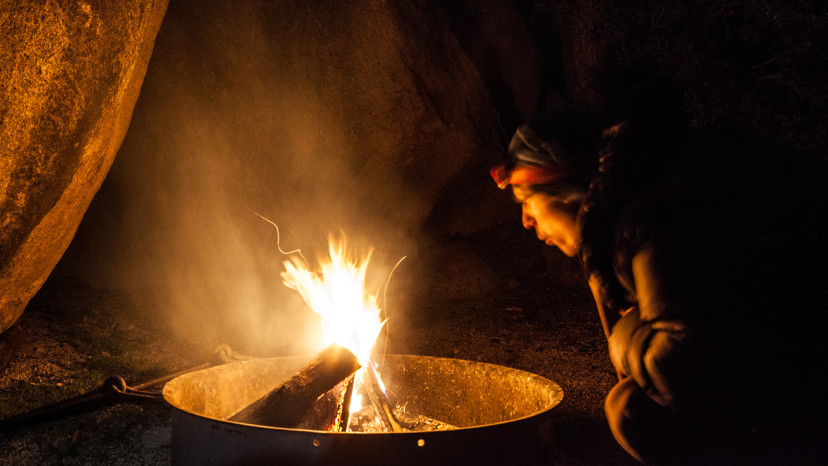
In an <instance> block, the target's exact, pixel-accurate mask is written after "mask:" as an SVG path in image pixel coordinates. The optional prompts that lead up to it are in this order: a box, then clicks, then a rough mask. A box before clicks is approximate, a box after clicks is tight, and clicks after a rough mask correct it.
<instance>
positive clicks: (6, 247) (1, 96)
mask: <svg viewBox="0 0 828 466" xmlns="http://www.w3.org/2000/svg"><path fill="white" fill-rule="evenodd" d="M166 9H167V0H124V1H118V2H111V1H107V0H87V1H84V2H80V1H79V2H70V1H58V2H3V3H2V6H0V37H2V39H0V332H1V331H3V330H5V329H7V328H8V327H9V326H10V325H12V324H13V323H14V322H15V321H16V320H17V318H18V317H19V316H20V314H21V313H22V312H23V309H24V308H25V306H26V305H27V303H28V302H29V300H30V299H31V298H32V296H34V294H35V293H36V292H37V291H38V289H39V288H40V286H41V285H42V284H43V282H44V281H45V280H46V278H47V277H48V276H49V273H50V272H51V271H52V269H53V267H54V266H55V264H56V263H57V262H58V260H59V259H60V257H61V256H62V255H63V253H64V251H65V250H66V248H67V246H68V245H69V243H70V241H71V240H72V237H73V235H74V234H75V230H76V229H77V227H78V224H79V223H80V221H81V218H82V217H83V215H84V212H85V211H86V209H87V207H88V206H89V203H90V201H91V200H92V197H93V196H94V195H95V193H96V192H97V191H98V188H99V187H100V185H101V183H102V181H103V179H104V177H105V176H106V174H107V171H108V170H109V167H110V165H111V164H112V161H113V159H114V157H115V153H116V152H117V151H118V147H119V146H120V145H121V141H122V140H123V137H124V135H125V133H126V130H127V127H128V126H129V122H130V117H131V115H132V109H133V106H134V105H135V101H136V99H137V97H138V91H139V89H140V87H141V83H142V81H143V78H144V73H145V71H146V67H147V62H148V60H149V56H150V53H151V51H152V47H153V41H154V39H155V35H156V33H157V31H158V28H159V26H160V24H161V20H162V18H163V16H164V13H165V11H166Z"/></svg>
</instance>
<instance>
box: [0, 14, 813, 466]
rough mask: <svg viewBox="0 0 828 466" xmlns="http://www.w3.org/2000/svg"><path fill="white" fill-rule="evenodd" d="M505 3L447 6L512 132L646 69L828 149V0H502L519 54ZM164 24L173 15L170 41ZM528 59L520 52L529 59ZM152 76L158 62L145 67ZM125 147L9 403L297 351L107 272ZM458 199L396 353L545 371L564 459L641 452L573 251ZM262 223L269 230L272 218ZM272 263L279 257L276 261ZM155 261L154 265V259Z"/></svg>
mask: <svg viewBox="0 0 828 466" xmlns="http://www.w3.org/2000/svg"><path fill="white" fill-rule="evenodd" d="M503 3H504V2H472V1H466V2H464V1H444V2H435V4H434V5H435V8H442V9H443V11H444V12H445V13H446V15H447V17H448V18H449V19H450V29H451V31H452V32H453V33H454V35H455V36H456V37H457V40H458V41H459V43H460V44H461V46H462V47H463V50H464V51H465V52H466V54H467V55H468V57H469V58H471V59H472V61H473V62H474V63H475V65H476V66H477V68H478V71H479V72H480V75H481V77H482V78H483V81H484V83H485V85H486V89H487V91H488V94H489V96H490V98H491V104H492V105H493V107H494V108H495V109H496V112H497V115H498V117H499V120H500V124H501V126H502V138H501V139H502V140H501V141H499V142H500V144H502V147H505V145H506V143H507V142H508V137H509V135H511V133H512V132H513V131H514V129H515V128H516V127H517V125H518V124H519V123H520V122H521V121H522V120H523V119H524V118H525V117H526V116H528V114H531V113H534V112H537V111H541V110H543V109H545V108H551V107H555V106H557V105H561V104H562V103H563V102H567V101H574V102H582V103H592V102H600V101H602V100H603V99H604V98H605V97H606V95H607V92H608V89H610V88H611V87H612V85H613V83H614V80H616V79H617V77H618V76H619V75H622V74H624V72H625V71H626V70H629V69H633V68H634V69H639V70H640V69H646V70H649V71H654V72H658V73H660V74H662V75H663V76H665V77H666V78H667V79H668V80H669V81H670V82H672V83H673V84H674V85H675V87H676V88H677V89H678V90H679V92H680V93H681V95H682V97H683V99H684V101H685V103H686V105H687V111H688V117H689V120H690V122H691V123H692V124H694V125H706V124H717V125H732V126H739V127H743V128H747V129H750V130H754V131H756V132H758V133H763V134H768V135H771V136H773V137H775V138H777V139H780V140H782V141H785V142H788V143H790V144H792V145H794V146H797V147H800V148H802V149H805V150H814V151H818V152H821V153H825V151H826V142H828V141H826V123H828V122H826V117H825V115H826V103H827V102H828V92H827V90H828V89H827V88H826V85H825V84H826V83H825V79H826V77H825V74H824V72H823V71H822V70H824V69H825V68H826V65H827V64H828V63H826V62H827V61H828V57H826V53H828V52H827V50H828V49H827V48H826V45H828V44H826V42H828V21H826V15H825V7H824V5H823V4H822V3H820V2H806V1H798V2H787V1H781V0H780V1H747V2H729V1H721V0H718V1H691V2H656V1H647V2H636V5H635V6H632V5H629V2H621V1H556V2H548V1H535V2H530V1H516V2H505V4H506V5H509V6H510V7H512V8H513V9H514V10H513V11H515V12H517V13H518V16H517V17H518V18H520V26H521V27H523V28H524V29H523V31H524V32H525V33H526V34H528V36H529V37H530V38H531V42H532V45H533V50H532V51H531V52H532V53H528V54H527V53H526V52H527V50H526V49H525V47H523V46H521V48H520V51H521V53H520V54H518V53H517V52H515V53H513V54H512V55H511V56H512V57H524V56H525V57H529V58H527V59H526V60H523V61H520V60H518V61H517V62H512V67H511V68H510V67H508V66H504V65H503V63H502V61H499V59H498V57H500V56H501V55H499V54H498V53H495V51H501V52H502V51H503V50H504V49H506V50H508V49H509V47H506V46H505V45H504V44H511V43H512V42H510V41H513V40H514V37H515V30H509V29H507V30H494V31H493V30H491V29H487V28H486V27H485V25H486V24H489V23H488V22H487V21H486V20H485V15H483V16H481V14H482V13H481V12H482V11H485V9H486V7H487V6H491V5H495V4H503ZM183 5H185V2H176V1H175V0H173V2H172V4H171V5H170V12H168V15H175V14H178V15H180V16H178V20H179V21H184V20H183V19H182V18H185V17H186V15H185V12H186V9H185V7H184V6H183ZM516 26H517V25H516ZM163 34H164V26H163V25H162V32H161V33H160V35H159V40H158V42H157V44H156V45H157V46H158V44H163V43H164V36H163ZM520 63H523V66H526V68H522V69H521V71H520V73H517V72H515V69H516V67H517V66H518V64H520ZM510 70H511V71H510ZM527 70H530V71H532V70H534V72H535V73H536V76H535V79H532V80H529V81H526V82H524V83H521V82H520V80H517V81H516V79H517V78H516V76H526V75H527V74H526V73H527ZM152 72H153V71H152V64H151V65H150V70H149V71H148V78H147V80H148V81H150V80H152V79H153V77H152ZM140 101H141V99H140V98H139V105H138V106H137V107H136V112H139V111H140V108H141V107H140V105H141V104H140ZM527 102H529V103H528V104H527ZM133 137H134V136H133ZM129 138H130V136H128V137H127V141H126V142H125V144H126V145H128V144H130V142H129ZM124 154H128V152H126V151H124V152H123V153H119V156H118V158H116V162H115V165H114V166H113V168H112V170H111V173H110V177H109V178H108V179H107V181H106V182H105V184H104V186H103V187H102V188H101V190H100V192H99V194H98V196H97V197H96V199H95V200H94V201H93V204H92V205H91V206H90V209H89V211H88V214H87V216H86V217H85V220H84V222H83V223H82V225H81V227H80V229H79V230H78V233H77V235H76V238H75V241H74V242H73V244H72V245H71V246H70V248H69V250H68V251H67V253H66V254H65V256H64V259H63V260H62V262H61V263H60V264H59V265H58V267H57V269H56V270H55V273H53V276H52V278H50V280H49V281H48V282H47V284H46V285H45V286H44V288H43V290H42V291H41V293H40V294H39V295H38V296H37V297H36V298H35V299H34V300H32V302H31V303H30V306H29V308H27V310H26V312H25V313H24V315H23V317H22V318H21V320H20V323H19V326H20V327H21V328H22V329H23V330H24V331H25V332H26V337H25V339H24V344H23V346H22V349H21V351H20V356H19V358H18V359H17V360H16V361H14V362H13V363H12V365H10V366H9V368H8V369H7V371H6V373H5V375H4V379H3V382H2V385H1V386H0V408H2V409H0V412H2V413H3V417H5V416H7V415H9V414H12V413H15V412H20V411H25V410H27V409H31V408H34V407H36V406H39V405H41V404H44V403H45V402H49V401H55V400H58V399H63V398H65V397H68V396H71V395H73V394H76V393H79V392H82V391H85V390H89V389H92V388H94V387H96V386H97V385H98V384H100V382H101V381H102V380H103V378H105V377H106V376H108V375H112V374H121V375H124V376H125V377H126V378H127V380H128V381H132V382H138V381H141V380H146V379H147V378H150V377H153V376H156V375H159V374H163V373H166V372H170V371H173V370H177V369H180V368H182V367H187V366H188V365H191V364H195V363H197V362H200V361H202V360H204V359H205V358H207V357H208V354H209V351H210V349H211V348H212V345H213V344H214V343H217V342H218V339H219V338H225V339H229V340H231V341H230V343H232V344H233V345H234V346H235V347H237V348H239V349H247V350H259V351H261V352H262V353H263V354H284V353H289V352H291V351H292V350H295V349H296V347H297V346H296V345H290V344H278V343H273V344H271V345H264V344H262V343H261V342H253V341H251V340H250V339H249V338H247V336H246V335H245V330H244V328H239V329H235V330H234V331H231V332H228V333H225V334H223V335H219V336H216V335H213V336H211V337H209V338H203V335H202V334H200V333H198V332H195V331H193V332H189V333H188V332H173V333H171V332H169V328H170V327H171V326H175V325H178V324H177V323H175V322H173V323H170V322H169V321H168V317H169V316H168V314H167V313H166V312H165V310H166V309H169V308H172V307H174V306H175V305H176V304H175V303H177V302H178V301H177V299H176V296H175V293H176V290H175V289H171V288H164V287H162V288H161V289H159V287H158V286H157V283H152V280H149V281H143V282H142V281H141V280H138V281H135V282H131V283H128V285H129V286H119V285H124V284H123V283H120V284H119V283H114V282H117V281H118V280H108V279H112V278H113V277H111V276H109V277H108V276H107V275H108V274H109V272H107V271H112V270H122V269H123V267H129V266H130V263H129V262H128V261H125V259H123V257H130V254H126V253H127V252H128V251H127V250H126V249H125V248H128V247H134V244H132V245H130V244H129V243H127V244H125V243H124V242H123V240H122V239H121V236H118V235H119V232H122V231H123V228H124V225H131V224H130V223H129V222H126V223H125V222H124V218H123V216H124V215H125V211H124V210H122V209H121V208H120V207H119V206H120V204H119V203H120V202H122V201H123V199H124V198H125V197H127V198H128V197H129V196H131V194H130V192H129V190H130V189H137V188H136V186H140V183H135V182H133V181H128V180H130V179H131V178H130V177H129V176H128V175H129V172H130V171H132V170H134V168H135V167H136V166H141V160H140V157H138V158H136V157H137V156H133V158H128V157H126V156H125V157H122V155H124ZM480 168H485V167H480ZM462 206H463V205H462V204H460V205H457V204H452V197H450V196H449V197H448V198H441V199H440V200H438V202H437V205H436V206H435V207H434V210H433V215H432V216H430V217H429V218H428V224H427V225H424V226H423V231H422V232H419V233H418V236H417V238H418V240H421V242H420V243H419V244H417V245H416V250H417V252H418V254H415V255H414V257H412V258H410V259H409V262H408V263H407V264H408V265H407V268H406V266H403V267H401V269H400V270H399V276H398V277H397V278H396V280H397V288H394V286H391V287H390V288H389V291H390V295H391V296H390V297H389V301H388V304H389V311H388V312H389V313H390V314H391V315H392V319H391V320H390V321H389V340H388V343H387V350H388V351H390V352H398V353H407V354H425V355H434V356H442V357H455V358H462V359H472V360H478V361H484V362H491V363H496V364H503V365H507V366H511V367H516V368H519V369H524V370H528V371H530V372H534V373H538V374H540V375H543V376H546V377H549V378H550V379H552V380H554V381H556V382H558V383H559V384H560V385H561V386H562V387H563V388H564V391H565V393H566V395H565V401H564V403H563V404H562V405H561V406H560V407H559V408H556V409H558V410H559V418H558V423H557V424H556V437H555V438H556V442H557V443H558V445H559V453H558V454H557V456H556V459H555V463H556V464H631V463H632V461H631V460H630V459H629V458H628V457H627V456H626V455H625V454H624V453H623V451H621V450H620V448H619V447H617V445H615V443H614V442H613V440H612V438H611V436H610V434H609V431H608V429H607V428H606V425H605V420H604V419H603V413H602V407H601V406H602V399H603V396H604V395H605V394H606V392H607V391H608V390H609V389H610V388H611V386H612V384H613V383H614V372H613V370H612V368H611V366H610V364H609V361H608V358H607V356H606V350H605V342H604V340H603V335H602V332H601V329H600V323H598V321H597V316H596V315H595V311H594V305H593V304H592V302H591V298H590V296H589V293H588V291H587V290H586V288H585V285H584V283H583V281H582V277H581V276H580V275H579V272H578V270H577V267H576V265H575V264H573V263H572V261H571V260H569V259H567V258H565V257H563V256H562V255H560V254H559V253H558V252H556V251H555V250H552V249H550V248H548V247H546V246H543V245H542V244H539V243H538V242H537V241H536V240H535V238H534V235H533V234H532V233H530V232H526V231H524V230H523V229H522V228H521V227H520V225H519V217H518V213H519V209H517V206H511V205H509V204H508V203H503V204H502V205H500V209H502V210H499V211H498V212H496V213H494V214H493V215H492V219H491V220H490V221H488V222H483V223H482V224H481V225H479V226H477V227H476V228H473V229H470V230H467V231H462V232H458V231H456V230H453V229H450V228H446V227H445V226H444V225H445V222H444V221H442V220H441V216H442V215H447V214H443V213H442V212H449V213H451V212H456V211H457V210H458V209H459V208H462ZM195 207H196V208H197V206H195ZM162 234H163V233H162ZM257 234H258V235H259V237H261V238H266V237H268V235H270V234H271V232H270V231H267V232H265V233H257ZM262 241H267V240H264V239H263V240H262ZM267 248H268V250H271V248H272V244H271V243H267ZM137 250H138V251H139V253H140V251H141V249H140V248H139V249H137ZM119 252H124V254H123V256H122V257H119ZM395 252H396V251H395ZM132 254H133V255H135V250H134V249H133V250H132ZM397 257H398V256H397ZM113 262H115V263H118V264H117V267H113V266H112V263H113ZM107 264H108V266H107ZM404 264H406V263H404ZM276 266H278V264H276ZM276 266H274V269H273V270H272V271H271V272H272V273H273V274H275V275H278V270H277V268H276ZM141 270H142V274H141V276H144V277H146V276H147V275H151V273H148V272H147V271H146V270H144V269H141ZM101 271H104V272H101ZM429 277H431V278H429ZM150 278H152V277H150ZM418 285H419V287H418ZM395 290H396V291H395ZM412 290H413V291H412ZM205 294H207V293H206V292H205ZM200 312H203V313H204V314H205V315H204V316H203V317H200V316H199V314H200ZM206 314H208V312H207V311H205V310H204V309H195V310H192V312H191V313H189V314H186V316H185V317H186V319H188V320H190V321H192V320H199V319H202V318H203V320H204V322H202V324H203V326H210V325H214V324H215V323H216V322H219V323H221V322H226V319H225V320H221V319H219V320H218V321H215V320H211V319H210V318H208V317H207V316H206ZM279 325H280V326H281V328H283V329H287V330H285V332H295V333H300V332H298V331H296V330H295V329H296V328H300V327H296V326H301V325H308V324H307V323H306V322H305V320H303V319H296V321H295V322H294V321H291V320H290V319H288V320H286V321H284V322H280V323H279ZM291 326H294V327H291ZM168 429H169V427H168V420H167V419H166V418H165V415H164V414H163V412H161V413H158V412H156V411H153V410H152V409H149V408H133V407H116V408H111V409H109V410H104V411H101V412H97V413H92V414H89V415H85V417H79V418H73V419H67V420H65V421H61V422H59V423H55V424H50V425H47V426H41V427H37V428H33V429H27V430H24V431H21V432H18V433H16V434H13V435H4V436H3V437H2V440H0V442H2V443H0V446H2V448H0V450H2V451H3V452H5V453H4V454H3V455H0V456H2V457H0V460H2V461H3V462H4V463H7V464H43V463H65V464H75V463H77V464H80V463H83V462H86V461H107V460H110V461H111V460H112V459H113V457H114V456H118V457H122V458H125V460H126V461H127V462H128V463H133V464H141V463H143V464H152V463H155V462H158V461H161V462H164V461H165V460H168V454H169V446H168V445H169V443H168V435H169V430H168Z"/></svg>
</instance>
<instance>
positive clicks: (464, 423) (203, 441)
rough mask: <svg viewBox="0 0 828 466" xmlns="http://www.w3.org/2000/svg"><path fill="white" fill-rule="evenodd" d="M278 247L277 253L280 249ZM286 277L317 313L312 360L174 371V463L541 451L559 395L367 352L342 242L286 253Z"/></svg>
mask: <svg viewBox="0 0 828 466" xmlns="http://www.w3.org/2000/svg"><path fill="white" fill-rule="evenodd" d="M280 251H281V249H280ZM288 254H291V257H290V259H289V260H288V261H286V262H285V271H284V272H283V273H282V278H283V280H284V284H285V285H286V286H288V287H290V288H292V289H295V290H296V291H297V292H299V293H300V294H301V296H302V297H303V298H304V300H305V302H306V303H307V304H308V306H309V307H310V308H311V309H312V310H313V311H314V312H316V313H317V314H319V316H320V317H321V320H322V326H323V330H324V332H323V334H324V336H323V339H322V341H321V342H320V346H321V347H322V350H321V351H320V352H319V353H317V354H316V355H315V356H311V357H305V356H292V357H277V358H269V359H253V360H249V361H239V362H234V363H230V364H224V365H221V366H217V367H213V368H210V369H205V370H201V371H196V372H193V373H189V374H185V375H183V376H180V377H177V378H176V379H173V380H172V381H171V382H169V383H168V384H167V385H166V386H165V387H164V391H163V395H164V398H165V400H166V401H167V403H169V404H170V405H171V406H172V408H173V412H172V428H173V430H172V432H173V450H172V454H173V462H174V463H177V464H202V463H204V462H219V463H221V462H224V461H227V462H233V463H239V462H241V463H248V462H249V463H260V462H287V463H291V464H293V463H302V464H389V463H390V462H393V463H395V464H428V463H431V462H434V461H437V462H441V463H445V462H450V463H457V462H461V461H470V460H474V461H475V462H477V463H481V464H512V463H515V464H535V463H539V462H542V461H543V458H548V453H549V452H548V449H549V448H550V444H549V437H550V434H549V429H550V424H551V409H552V408H553V407H555V406H556V405H557V404H558V403H560V401H561V399H562V397H563V392H562V390H561V388H560V387H559V386H558V385H557V384H555V383H554V382H552V381H549V380H548V379H545V378H543V377H540V376H538V375H535V374H530V373H527V372H523V371H520V370H516V369H510V368H506V367H502V366H495V365H491V364H484V363H478V362H472V361H464V360H457V359H446V358H434V357H426V356H411V355H391V354H384V355H382V356H378V355H377V354H375V353H374V352H373V349H374V346H375V344H376V342H377V338H378V337H379V335H380V333H381V331H382V330H383V328H384V324H385V322H384V321H383V320H382V318H381V314H382V313H381V311H380V309H379V307H378V305H377V298H376V294H371V293H369V292H367V291H366V289H365V275H366V268H367V265H368V257H370V255H369V256H368V257H366V258H364V259H362V260H354V259H352V258H351V257H349V256H348V254H347V253H346V248H345V245H344V242H334V241H333V240H332V241H331V245H330V248H329V257H328V258H325V259H324V260H322V261H320V266H319V268H318V270H312V269H311V267H310V266H309V264H308V262H307V260H306V259H305V258H304V256H302V255H301V253H300V252H298V251H293V252H291V253H288Z"/></svg>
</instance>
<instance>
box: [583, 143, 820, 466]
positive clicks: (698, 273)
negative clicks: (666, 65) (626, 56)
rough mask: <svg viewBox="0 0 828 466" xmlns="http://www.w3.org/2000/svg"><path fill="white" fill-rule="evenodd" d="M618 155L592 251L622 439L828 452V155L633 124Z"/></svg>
mask: <svg viewBox="0 0 828 466" xmlns="http://www.w3.org/2000/svg"><path fill="white" fill-rule="evenodd" d="M603 155H604V157H603V158H602V170H601V173H600V174H599V175H598V178H596V180H595V181H594V182H593V184H592V185H591V187H590V193H589V195H588V198H587V201H586V202H585V204H584V209H583V211H582V213H581V215H582V223H583V226H584V233H583V234H584V247H583V257H582V259H583V261H584V265H585V269H586V272H587V274H588V276H590V285H591V287H592V288H593V292H594V293H595V295H596V301H597V302H598V306H599V310H600V311H601V313H602V320H603V321H604V322H605V328H606V330H607V331H608V333H609V335H608V338H609V348H610V357H611V359H612V362H613V364H614V366H615V368H616V369H617V371H618V374H619V377H620V382H619V384H618V385H617V386H616V387H615V388H614V389H613V391H612V392H611V393H610V394H609V396H608V398H607V402H606V413H607V418H608V420H609V422H610V426H611V428H612V430H613V433H614V435H615V436H616V438H617V439H618V440H619V442H620V443H621V444H622V446H624V447H625V448H626V449H627V450H628V451H630V452H631V453H632V454H633V455H635V456H637V457H638V458H639V459H642V460H643V461H645V462H651V463H665V464H680V463H697V464H733V463H732V461H735V460H738V463H739V464H810V463H809V461H812V460H815V459H816V458H822V457H821V456H820V455H824V454H825V452H826V448H825V445H826V442H828V430H826V417H825V415H826V410H825V407H826V403H825V396H826V393H824V392H823V390H820V389H821V388H822V387H821V385H820V380H821V379H822V377H821V372H822V370H823V368H824V367H825V355H826V352H825V349H826V347H825V343H824V341H825V339H826V336H825V332H824V331H823V329H824V328H825V327H824V324H825V321H826V319H825V318H824V315H825V313H826V303H828V299H826V298H828V294H826V290H828V274H826V272H825V270H826V265H827V264H826V246H825V244H824V243H825V242H826V241H828V229H826V226H825V224H826V223H828V221H825V220H824V219H823V217H825V216H826V214H828V195H826V192H827V191H826V190H825V188H824V185H825V184H826V183H828V178H826V174H828V172H826V170H825V163H824V160H822V159H821V158H819V157H815V156H806V155H803V154H800V153H798V152H796V151H793V150H790V149H786V148H783V147H781V146H779V145H775V144H771V143H770V142H768V141H765V140H760V139H759V138H758V137H756V136H752V135H747V134H744V133H739V132H736V131H726V130H721V129H696V130H688V131H682V132H680V133H679V134H676V135H674V137H670V138H667V139H665V140H664V141H661V142H660V143H659V144H655V145H654V146H648V142H647V141H646V140H641V139H637V138H636V136H635V131H634V129H633V130H627V131H621V134H620V135H617V136H611V137H610V138H609V141H608V145H607V148H606V149H605V152H604V154H603ZM780 460H783V463H779V461H780Z"/></svg>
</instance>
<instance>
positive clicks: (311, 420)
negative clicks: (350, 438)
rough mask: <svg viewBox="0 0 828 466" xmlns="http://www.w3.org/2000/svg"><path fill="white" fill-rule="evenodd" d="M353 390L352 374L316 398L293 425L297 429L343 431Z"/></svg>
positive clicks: (345, 426)
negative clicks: (311, 405) (308, 409)
mask: <svg viewBox="0 0 828 466" xmlns="http://www.w3.org/2000/svg"><path fill="white" fill-rule="evenodd" d="M353 391H354V376H353V375H352V376H350V377H348V378H346V379H345V380H343V381H342V382H339V383H338V384H336V386H335V387H334V388H332V389H330V390H328V391H327V392H325V393H324V394H323V395H322V396H320V397H319V398H317V399H316V401H315V402H314V403H313V407H312V408H311V409H310V411H308V412H307V413H305V416H304V417H303V418H302V420H301V421H299V423H298V424H297V425H296V426H295V427H296V428H297V429H308V430H323V431H326V432H344V431H345V430H346V428H347V422H348V414H349V413H348V404H349V403H350V402H351V394H352V393H353Z"/></svg>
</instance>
